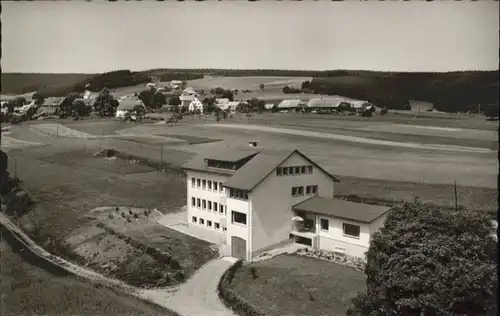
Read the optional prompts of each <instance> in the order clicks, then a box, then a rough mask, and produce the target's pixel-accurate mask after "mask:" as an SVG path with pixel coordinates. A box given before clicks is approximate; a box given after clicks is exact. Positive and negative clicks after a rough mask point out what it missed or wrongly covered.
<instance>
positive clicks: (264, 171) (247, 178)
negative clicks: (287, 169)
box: [182, 147, 339, 191]
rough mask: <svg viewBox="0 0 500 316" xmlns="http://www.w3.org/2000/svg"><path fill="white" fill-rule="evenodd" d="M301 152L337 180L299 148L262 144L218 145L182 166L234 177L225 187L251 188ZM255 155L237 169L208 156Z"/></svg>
mask: <svg viewBox="0 0 500 316" xmlns="http://www.w3.org/2000/svg"><path fill="white" fill-rule="evenodd" d="M295 153H297V154H299V155H300V156H302V157H303V158H304V159H306V160H307V161H309V163H311V164H313V165H314V166H316V167H317V168H318V169H320V170H321V171H323V172H324V173H325V174H327V175H328V176H329V177H330V178H331V179H332V180H333V181H334V182H339V180H337V179H336V178H335V177H334V176H333V175H331V174H330V173H329V172H328V171H326V170H325V169H323V168H322V167H321V166H319V165H318V164H316V163H315V162H314V161H312V160H311V159H309V158H308V157H307V156H305V155H304V154H302V153H301V152H300V151H298V150H296V149H295V150H292V149H290V150H270V149H259V148H231V147H216V148H213V149H212V150H211V151H209V152H205V153H202V154H199V155H197V156H196V157H194V158H193V159H191V160H190V161H188V162H187V163H185V164H184V165H183V166H182V168H183V169H186V170H194V171H205V172H212V173H218V174H224V175H230V176H231V177H230V178H229V179H228V180H227V181H226V182H225V183H224V186H225V187H229V188H236V189H241V190H245V191H251V190H253V189H254V188H255V187H256V186H258V185H259V184H260V183H261V182H262V181H263V180H264V179H265V178H266V177H267V176H268V175H270V174H271V173H272V172H273V171H274V170H275V169H276V168H277V167H278V166H279V165H280V164H281V163H283V162H284V161H285V160H287V159H288V158H289V157H290V156H292V155H293V154H295ZM251 156H253V157H252V158H251V159H250V160H249V161H248V162H247V163H245V164H244V165H243V166H242V167H241V168H239V169H238V170H227V169H222V168H213V167H207V165H206V163H205V159H214V160H222V161H233V162H236V161H240V160H242V159H245V158H249V157H251Z"/></svg>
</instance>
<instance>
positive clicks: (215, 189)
mask: <svg viewBox="0 0 500 316" xmlns="http://www.w3.org/2000/svg"><path fill="white" fill-rule="evenodd" d="M218 190H219V189H218V188H217V182H215V181H214V191H218Z"/></svg>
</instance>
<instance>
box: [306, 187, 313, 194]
mask: <svg viewBox="0 0 500 316" xmlns="http://www.w3.org/2000/svg"><path fill="white" fill-rule="evenodd" d="M311 193H312V185H308V186H307V187H306V195H309V194H311Z"/></svg>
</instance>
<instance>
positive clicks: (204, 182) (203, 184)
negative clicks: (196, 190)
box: [201, 180, 207, 190]
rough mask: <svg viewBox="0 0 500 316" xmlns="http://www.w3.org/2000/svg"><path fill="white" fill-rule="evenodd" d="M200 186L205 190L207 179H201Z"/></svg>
mask: <svg viewBox="0 0 500 316" xmlns="http://www.w3.org/2000/svg"><path fill="white" fill-rule="evenodd" d="M201 188H202V189H203V190H205V189H206V188H207V180H203V181H202V185H201Z"/></svg>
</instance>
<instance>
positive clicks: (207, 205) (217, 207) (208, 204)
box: [191, 197, 227, 215]
mask: <svg viewBox="0 0 500 316" xmlns="http://www.w3.org/2000/svg"><path fill="white" fill-rule="evenodd" d="M191 206H192V207H197V208H199V209H202V210H204V211H206V210H208V211H214V212H219V213H220V215H226V212H227V210H226V207H225V206H224V205H222V204H220V203H217V202H212V201H207V200H205V199H200V198H195V197H191Z"/></svg>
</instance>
